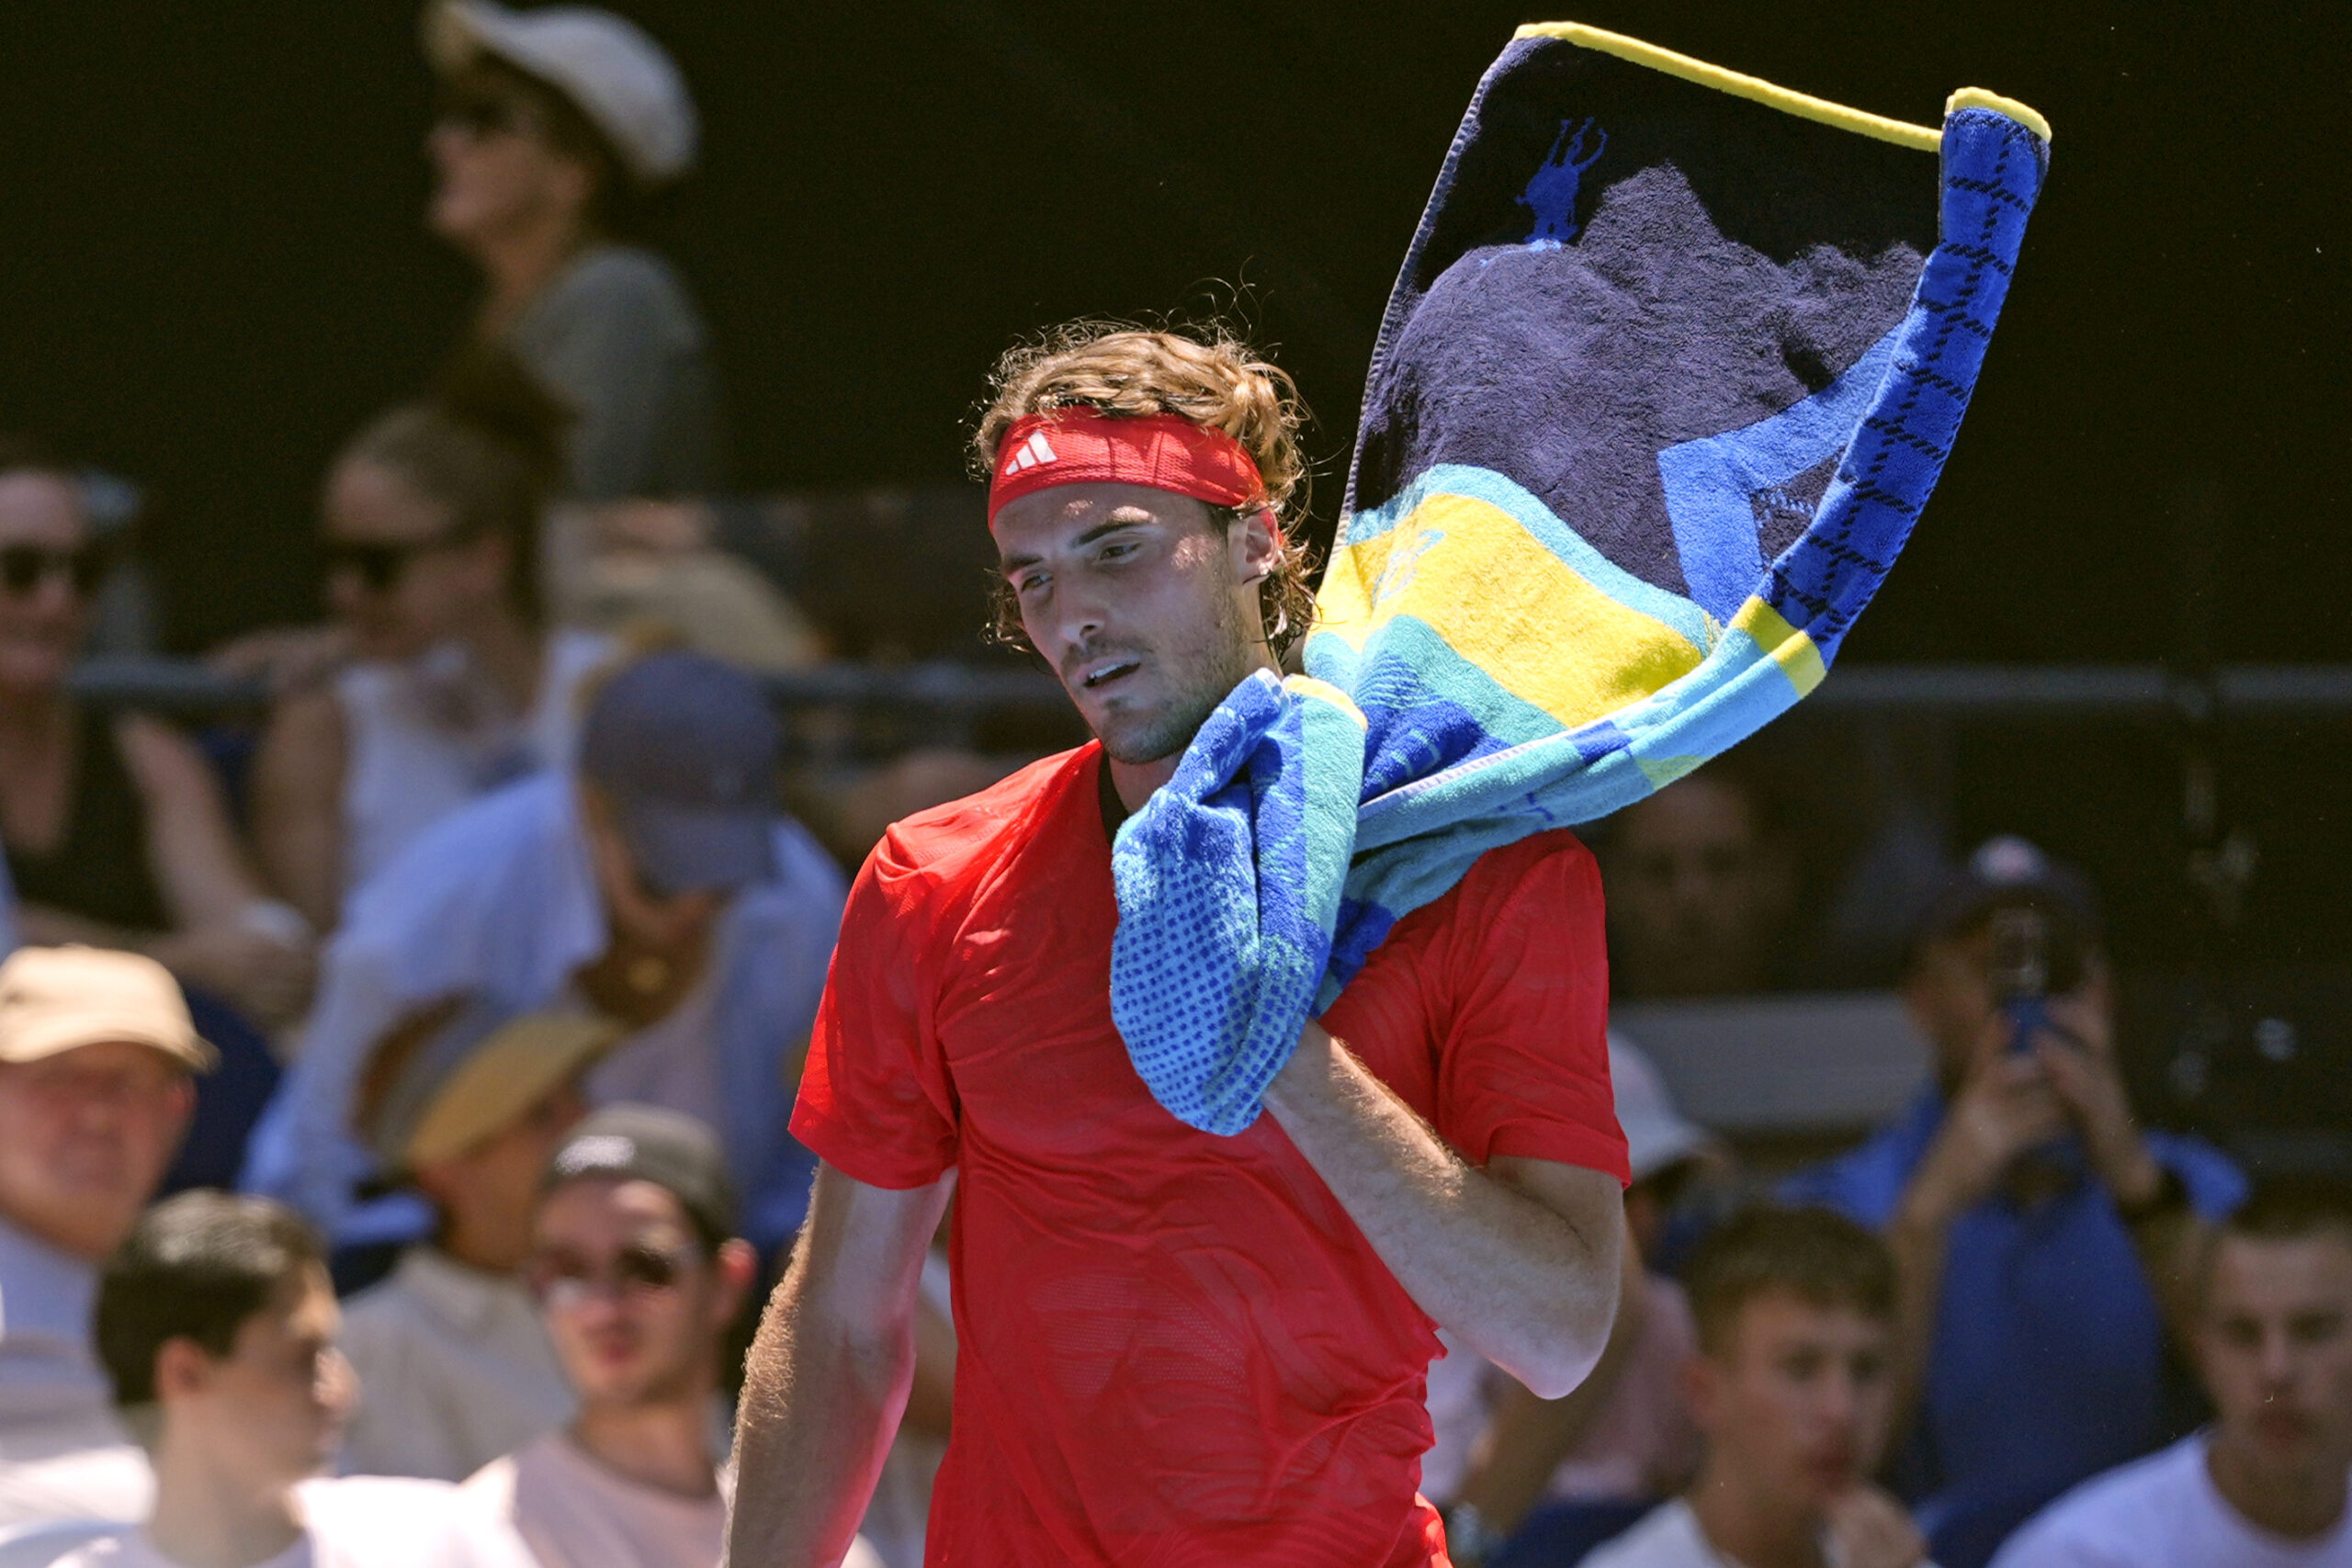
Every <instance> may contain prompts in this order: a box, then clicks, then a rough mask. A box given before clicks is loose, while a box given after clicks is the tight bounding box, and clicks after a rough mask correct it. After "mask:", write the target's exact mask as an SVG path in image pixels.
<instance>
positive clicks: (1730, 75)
mask: <svg viewBox="0 0 2352 1568" xmlns="http://www.w3.org/2000/svg"><path fill="white" fill-rule="evenodd" d="M1511 36H1512V37H1513V38H1514V39H1526V38H1555V39H1565V40H1566V41H1567V42H1569V43H1573V44H1579V45H1582V46H1583V47H1584V48H1586V49H1595V50H1599V51H1600V52H1601V53H1603V54H1613V55H1615V56H1616V57H1617V58H1618V59H1620V60H1623V61H1625V62H1629V63H1631V64H1634V65H1645V66H1647V67H1649V68H1650V69H1651V70H1653V71H1663V72H1665V73H1667V74H1668V75H1669V76H1679V77H1681V78H1682V79H1683V80H1684V81H1686V82H1695V83H1697V84H1698V85H1701V86H1702V87H1713V88H1714V89H1715V90H1716V91H1717V92H1722V93H1729V94H1731V95H1732V96H1734V97H1740V98H1747V99H1748V100H1750V101H1751V102H1754V103H1759V104H1762V105H1764V106H1765V107H1767V108H1775V109H1779V110H1781V112H1782V113H1783V114H1792V115H1797V116H1799V117H1801V118H1805V119H1810V120H1817V121H1819V122H1820V123H1822V124H1823V125H1831V126H1836V127H1837V128H1838V130H1851V131H1856V132H1859V133H1860V134H1861V135H1863V136H1870V137H1875V138H1876V139H1878V140H1879V141H1892V142H1894V144H1895V145H1896V146H1898V147H1910V148H1915V149H1917V151H1919V152H1935V151H1936V150H1937V149H1938V148H1939V147H1941V146H1942V145H1943V139H1944V137H1943V132H1942V131H1941V130H1939V129H1937V128H1936V127H1935V126H1932V125H1911V124H1907V123H1905V121H1903V120H1899V119H1889V118H1886V117H1885V116H1884V115H1875V114H1871V113H1869V112H1868V111H1866V110H1863V109H1853V108H1848V107H1846V106H1845V105H1843V104H1833V103H1831V102H1830V101H1829V100H1828V99H1826V98H1816V97H1815V96H1812V95H1811V94H1808V93H1799V92H1795V91H1793V90H1792V89H1790V88H1787V87H1782V86H1778V85H1774V84H1772V83H1770V82H1767V81H1764V80H1762V79H1761V78H1759V77H1755V76H1743V75H1742V74H1740V73H1738V72H1736V71H1727V70H1725V69H1724V67H1722V66H1720V65H1710V64H1708V63H1707V62H1705V61H1703V60H1693V59H1691V57H1690V56H1689V55H1687V54H1677V53H1675V52H1674V51H1672V50H1670V49H1660V48H1658V47H1657V45H1656V44H1654V43H1644V42H1643V41H1642V40H1641V39H1634V38H1627V37H1626V36H1625V35H1624V34H1623V33H1612V32H1606V31H1603V30H1602V29H1601V28H1589V27H1586V26H1585V25H1584V24H1583V23H1582V22H1530V23H1529V24H1528V25H1527V26H1525V27H1523V28H1520V29H1519V31H1518V32H1516V33H1514V34H1512V35H1511ZM1965 108H1977V109H1991V110H1992V111H1993V112H1994V113H1995V114H2001V115H2007V117H2008V118H2011V119H2013V120H2016V121H2017V122H2018V124H2019V125H2022V126H2024V127H2025V128H2026V129H2027V130H2030V131H2032V132H2033V133H2034V134H2035V135H2036V136H2039V137H2041V140H2042V141H2049V140H2050V122H2049V121H2048V120H2046V119H2044V118H2042V117H2041V115H2040V114H2038V113H2036V112H2035V111H2034V110H2032V109H2030V108H2029V107H2026V106H2025V105H2023V104H2021V103H2018V101H2017V100H2016V99H2015V98H2005V97H2003V96H2000V95H1999V94H1998V93H1988V92H1986V91H1985V89H1984V88H1982V87H1962V89H1960V91H1958V92H1956V93H1954V94H1953V95H1952V96H1951V97H1950V98H1948V99H1946V100H1945V102H1944V113H1946V114H1951V112H1952V111H1953V110H1955V109H1965Z"/></svg>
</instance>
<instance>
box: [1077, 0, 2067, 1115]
mask: <svg viewBox="0 0 2352 1568" xmlns="http://www.w3.org/2000/svg"><path fill="white" fill-rule="evenodd" d="M1936 153H1940V166H1941V180H1940V195H1941V199H1940V202H1939V201H1938V199H1937V195H1938V182H1937V181H1936V178H1935V175H1936V164H1935V162H1933V161H1932V160H1931V157H1930V155H1931V154H1936ZM2048 159H2049V128H2048V126H2047V125H2046V124H2045V123H2044V122H2043V121H2042V119H2041V117H2040V116H2038V115H2036V114H2035V113H2034V112H2033V111H2032V110H2030V109H2028V108H2026V107H2023V106H2021V105H2018V104H2012V103H2009V102H2007V101H2006V100H2003V99H2000V98H1996V97H1994V96H1991V95H1990V94H1986V93H1982V92H1978V91H1975V90H1973V89H1972V90H1966V91H1962V92H1960V93H1957V94H1955V95H1953V96H1952V99H1951V103H1950V104H1949V105H1948V106H1947V107H1946V112H1945V117H1944V123H1943V128H1942V130H1941V131H1940V132H1939V131H1938V130H1934V129H1931V128H1928V127H1924V126H1912V125H1904V124H1900V123H1897V122H1895V121H1892V120H1885V119H1881V118H1877V117H1875V116H1871V115H1866V114H1862V113H1860V112H1859V111H1856V110H1852V109H1847V108H1841V107H1838V106H1837V105H1834V104H1828V103H1824V102H1822V101H1821V100H1819V99H1815V98H1808V97H1805V96H1802V95H1800V94H1795V93H1791V92H1788V91H1786V90H1785V89H1782V88H1779V87H1774V86H1772V85H1769V84H1767V83H1763V82H1758V81H1756V80H1754V79H1753V78H1750V77H1745V76H1739V75H1736V74H1734V73H1729V72H1725V71H1722V70H1719V69H1717V68H1715V67H1713V66H1708V65H1703V64H1701V63H1700V62H1696V61H1691V60H1687V59H1684V58H1683V57H1681V56H1679V55H1674V54H1669V53H1667V52H1666V51H1661V50H1656V49H1652V48H1650V47H1649V46H1647V45H1645V44H1641V43H1637V42H1635V41H1634V40H1632V39H1623V38H1619V37H1617V36H1615V35H1613V34H1610V33H1603V32H1600V31H1597V30H1595V29H1592V28H1583V27H1578V26H1576V25H1573V24H1554V25H1549V26H1543V27H1531V28H1521V30H1520V32H1519V34H1518V36H1517V37H1516V38H1515V39H1513V40H1512V42H1511V44H1510V47H1509V48H1508V49H1506V50H1505V51H1503V55H1502V58H1501V59H1500V60H1498V61H1497V62H1496V63H1495V65H1494V66H1493V68H1492V69H1491V70H1489V71H1488V72H1487V76H1486V79H1485V80H1484V81H1483V82H1481V83H1480V84H1479V87H1478V91H1477V95H1476V97H1474V98H1473V99H1472V100H1471V104H1470V109H1469V113H1468V115H1467V116H1466V117H1465V118H1464V120H1463V123H1462V129H1461V130H1460V132H1459V133H1458V134H1457V135H1456V136H1455V138H1454V142H1453V149H1452V151H1451V152H1449V153H1448V154H1447V157H1446V161H1445V165H1444V168H1443V169H1442V171H1441V172H1440V174H1439V175H1438V182H1437V188H1436V191H1435V193H1434V194H1433V195H1432V196H1431V197H1430V204H1429V208H1428V209H1427V210H1426V211H1425V212H1424V213H1423V215H1422V218H1421V224H1420V228H1419V231H1418V232H1417V233H1416V234H1415V236H1414V239H1413V244H1412V249H1411V250H1410V251H1409V252H1408V254H1407V256H1406V258H1405V266H1404V271H1403V274H1402V275H1401V276H1399V278H1398V279H1397V289H1396V292H1395V294H1394V296H1393V297H1392V298H1391V299H1390V300H1389V305H1388V311H1387V315H1386V317H1385V320H1384V321H1383V322H1382V325H1381V333H1380V339H1379V343H1378V345H1377V347H1376V348H1375V350H1374V356H1373V367H1372V373H1371V378H1370V381H1369V384H1368V386H1367V388H1366V390H1365V395H1364V410H1363V426H1362V430H1361V432H1360V434H1359V437H1358V443H1357V447H1356V456H1355V466H1354V469H1353V472H1352V473H1351V477H1350V483H1349V493H1348V501H1347V506H1346V513H1345V515H1344V517H1343V520H1342V522H1341V525H1340V537H1339V541H1338V544H1337V546H1336V547H1335V549H1334V551H1333V554H1332V558H1331V560H1330V564H1329V568H1328V569H1327V570H1326V573H1325V579H1324V583H1323V590H1322V593H1321V596H1320V600H1319V603H1318V607H1317V608H1318V618H1317V629H1316V630H1315V631H1314V632H1313V633H1312V635H1310V637H1308V639H1307V642H1306V670H1307V671H1308V673H1307V675H1306V676H1305V677H1294V678H1293V679H1292V680H1290V681H1289V682H1276V681H1275V680H1274V679H1273V678H1272V676H1270V675H1265V676H1257V677H1253V678H1252V679H1251V680H1250V681H1248V682H1244V683H1243V684H1242V686H1241V687H1240V688H1239V689H1238V690H1237V691H1236V692H1235V693H1234V694H1233V695H1232V696H1231V697H1230V698H1228V699H1227V703H1226V705H1224V706H1223V707H1221V708H1220V709H1219V710H1218V712H1217V713H1216V716H1214V717H1213V718H1212V719H1211V720H1210V721H1209V723H1208V724H1207V725H1205V726H1204V728H1203V729H1202V731H1201V733H1200V735H1199V736H1198V737H1197V738H1196V739H1194V741H1193V745H1192V748H1191V750H1189V751H1188V752H1187V753H1186V755H1185V757H1184V759H1183V761H1182V765H1181V766H1180V767H1179V769H1178V772H1177V774H1176V777H1175V779H1174V780H1173V781H1172V782H1171V783H1170V784H1169V785H1168V786H1167V787H1166V788H1163V789H1162V790H1160V791H1159V794H1158V795H1155V796H1154V797H1153V798H1152V800H1151V801H1150V802H1149V803H1148V804H1147V805H1146V806H1145V807H1144V808H1143V809H1142V810H1141V811H1139V812H1137V813H1136V815H1135V816H1134V817H1133V818H1131V819H1130V820H1129V821H1128V822H1127V823H1126V825H1125V827H1124V828H1123V829H1121V831H1120V833H1119V836H1118V840H1117V843H1116V846H1115V848H1114V856H1113V866H1114V874H1115V877H1116V880H1117V885H1118V894H1119V910H1120V925H1119V931H1118V937H1117V941H1116V942H1115V943H1114V948H1113V953H1112V965H1111V991H1112V1009H1113V1014H1114V1018H1115V1020H1116V1021H1117V1023H1118V1026H1119V1030H1120V1032H1121V1034H1122V1035H1123V1036H1124V1037H1125V1040H1126V1043H1127V1046H1128V1050H1129V1052H1130V1054H1131V1055H1133V1057H1134V1059H1135V1062H1136V1068H1137V1070H1138V1071H1139V1072H1140V1073H1141V1074H1142V1076H1143V1077H1144V1079H1145V1081H1146V1082H1147V1083H1148V1084H1149V1085H1150V1087H1151V1089H1152V1091H1153V1093H1154V1094H1155V1095H1157V1096H1158V1097H1159V1101H1160V1103H1161V1104H1163V1105H1165V1106H1166V1107H1167V1108H1168V1109H1169V1110H1170V1111H1172V1112H1173V1113H1174V1114H1176V1115H1177V1116H1178V1117H1179V1118H1181V1119H1182V1120H1183V1121H1184V1122H1187V1123H1189V1124H1191V1125H1193V1126H1195V1127H1199V1128H1202V1129H1203V1130H1204V1131H1207V1132H1212V1133H1220V1134H1231V1133H1236V1132H1238V1131H1240V1130H1241V1129H1242V1128H1244V1127H1246V1126H1248V1125H1249V1124H1250V1122H1252V1121H1253V1120H1255V1118H1256V1116H1257V1114H1258V1110H1259V1104H1260V1100H1261V1096H1262V1095H1263V1093H1264V1090H1265V1088H1266V1085H1267V1084H1268V1083H1269V1082H1270V1081H1271V1080H1272V1077H1273V1076H1274V1074H1275V1073H1276V1072H1277V1071H1279V1070H1280V1069H1281V1067H1282V1065H1283V1062H1284V1061H1285V1060H1287V1059H1288V1057H1289V1055H1290V1052H1291V1050H1292V1048H1293V1046H1294V1044H1295V1042H1296V1039H1297V1036H1298V1033H1299V1031H1300V1029H1301V1028H1302V1026H1303V1025H1304V1023H1305V1021H1306V1018H1307V1017H1308V1016H1309V1014H1310V1013H1311V1012H1319V1011H1320V1010H1322V1009H1323V1008H1325V1007H1327V1006H1329V1003H1330V1002H1331V1000H1332V999H1333V998H1335V997H1337V996H1338V994H1339V992H1340V987H1343V986H1345V985H1346V984H1347V982H1348V981H1349V980H1350V979H1351V978H1352V977H1353V976H1354V975H1355V974H1356V972H1357V971H1358V970H1359V969H1360V968H1361V967H1362V966H1363V962H1364V960H1365V958H1366V957H1367V956H1368V955H1369V954H1370V953H1371V952H1372V950H1373V949H1374V947H1376V946H1378V945H1379V943H1380V942H1381V940H1382V939H1383V938H1384V937H1385V936H1386V935H1387V934H1388V931H1389V929H1390V928H1391V927H1392V926H1394V925H1395V924H1396V922H1397V920H1398V919H1400V918H1402V917H1403V916H1404V915H1406V914H1408V913H1409V912H1410V911H1411V910H1413V909H1416V908H1419V907H1420V906H1421V905H1423V904H1426V903H1428V902H1430V900H1431V899H1434V898H1437V897H1441V896H1442V895H1443V894H1444V893H1445V892H1446V890H1447V889H1449V888H1451V887H1452V886H1453V885H1454V884H1455V882H1457V881H1458V880H1459V879H1460V878H1461V876H1462V874H1463V873H1464V871H1466V870H1467V869H1468V868H1469V866H1470V863H1472V862H1473V861H1475V860H1476V858H1477V857H1478V856H1479V855H1480V854H1483V853H1484V852H1486V851H1487V850H1489V849H1493V848H1495V847H1496V846H1498V845H1500V844H1503V843H1507V842H1510V841H1511V840H1515V839H1518V838H1521V837H1522V836H1524V835H1526V834H1529V833H1532V832H1537V831H1540V830H1542V829H1547V828H1555V827H1561V826H1566V825H1569V824H1573V823H1577V822H1584V821H1589V820H1590V819H1592V818H1597V817H1601V816H1605V815H1606V814H1608V813H1610V812H1611V811H1615V810H1617V809H1618V808H1620V807H1623V806H1625V805H1628V804H1629V803H1631V802H1633V801H1634V800H1636V799H1639V798H1640V797H1641V796H1643V795H1647V794H1648V793H1650V792H1651V791H1653V790H1656V789H1657V788H1658V787H1659V786H1661V785H1663V784H1668V783H1670V782H1672V781H1673V780H1675V779H1678V778H1680V777H1682V776H1683V775H1684V774H1686V773H1690V772H1691V770H1693V769H1694V768H1697V767H1698V766H1699V765H1700V764H1701V763H1702V762H1704V761H1707V760H1708V759H1709V758H1711V757H1713V756H1715V755H1717V754H1718V753H1720V752H1722V751H1724V750H1725V749H1727V748H1729V747H1730V746H1732V745H1734V744H1736V742H1738V741H1739V740H1741V739H1745V738H1746V737H1747V736H1748V735H1750V734H1753V733H1754V732H1755V731H1756V730H1757V729H1758V728H1761V727H1762V726H1763V725H1765V724H1766V723H1768V722H1770V720H1771V719H1772V718H1774V717H1776V716H1779V715H1780V714H1781V713H1783V712H1785V711H1786V710H1787V709H1788V708H1789V707H1790V706H1792V705H1793V704H1795V702H1796V701H1797V699H1798V698H1800V697H1802V696H1804V694H1806V693H1808V692H1810V691H1811V690H1813V688H1814V687H1815V685H1817V684H1819V683H1820V681H1821V679H1822V676H1823V675H1824V673H1825V672H1826V671H1827V669H1828V666H1829V662H1830V660H1832V659H1834V658H1835V657H1836V655H1837V652H1838V646H1839V644H1840V643H1841V642H1842V641H1843V640H1844V638H1845V635H1846V632H1847V629H1848V628H1849V626H1851V625H1852V624H1853V620H1854V617H1855V616H1856V615H1859V614H1860V611H1861V608H1862V606H1863V605H1864V604H1867V603H1868V602H1869V600H1870V597H1871V593H1872V592H1875V591H1876V589H1877V587H1878V585H1879V582H1880V581H1881V580H1882V579H1883V578H1884V576H1885V575H1886V571H1887V569H1888V568H1889V567H1890V566H1891V565H1892V564H1893V562H1894V555H1895V552H1896V551H1897V550H1899V549H1900V548H1901V547H1902V546H1903V542H1904V540H1905V538H1907V537H1908V536H1909V535H1910V532H1911V528H1912V525H1914V523H1915V522H1916V521H1917V518H1918V514H1919V510H1920V508H1921V507H1922V506H1923V505H1924V504H1925V503H1926V502H1927V499H1928V492H1929V491H1931V490H1932V489H1933V488H1934V486H1935V482H1936V477H1937V475H1938V474H1939V472H1940V471H1941V469H1942V467H1943V462H1944V458H1945V456H1946V454H1947V453H1949V451H1950V450H1951V442H1952V437H1953V435H1954V434H1956V432H1957V431H1958V429H1959V426H1960V419H1961V414H1962V412H1963V411H1964V410H1965V408H1966V407H1967V403H1968V397H1969V393H1970V391H1971V389H1973V387H1974V385H1975V381H1976V374H1977V369H1978V367H1979V366H1980V365H1981V364H1982V363H1983V360H1984V355H1985V344H1986V343H1987V341H1988V340H1989V338H1990V337H1991V334H1992V331H1993V324H1994V321H1995V319H1996V317H1997V316H1998V314H1999V311H2000V307H2001V301H2002V299H2003V297H2004V296H2005V295H2006V293H2007V288H2008V282H2009V276H2010V273H2011V271H2012V269H2013V268H2014V266H2015V265H2016V261H2017V256H2018V244H2019V242H2020V241H2021V240H2022V238H2023V236H2024V231H2025V223H2026V219H2027V216H2028V214H2029V213H2030V211H2031V210H2032V207H2033V202H2034V198H2035V197H2036V196H2037V195H2038V194H2039V192H2040V190H2041V181H2042V176H2043V174H2044V172H2045V170H2046V168H2047V165H2048Z"/></svg>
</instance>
